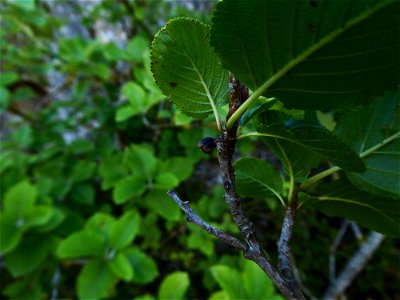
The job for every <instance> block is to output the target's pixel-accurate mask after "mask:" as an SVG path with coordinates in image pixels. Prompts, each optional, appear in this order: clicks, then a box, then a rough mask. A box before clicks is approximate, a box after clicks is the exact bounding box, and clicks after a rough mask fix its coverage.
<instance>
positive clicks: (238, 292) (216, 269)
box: [211, 265, 247, 299]
mask: <svg viewBox="0 0 400 300" xmlns="http://www.w3.org/2000/svg"><path fill="white" fill-rule="evenodd" d="M211 274H212V275H213V277H214V278H215V280H216V281H217V282H218V284H219V286H220V287H221V288H222V289H223V290H224V291H226V292H227V293H228V294H229V297H230V298H231V299H246V298H247V297H246V292H245V290H244V287H243V283H242V278H241V276H240V274H239V272H238V271H236V270H235V269H233V268H231V267H228V266H224V265H215V266H212V267H211Z"/></svg>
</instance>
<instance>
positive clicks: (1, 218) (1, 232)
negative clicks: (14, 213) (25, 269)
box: [0, 212, 24, 256]
mask: <svg viewBox="0 0 400 300" xmlns="http://www.w3.org/2000/svg"><path fill="white" fill-rule="evenodd" d="M23 232H24V231H23V229H22V228H21V226H18V224H17V223H16V220H15V219H14V218H12V217H10V216H8V215H6V214H5V213H3V212H1V213H0V236H1V242H0V255H1V256H3V255H5V254H7V253H8V252H10V251H12V250H13V249H14V248H15V247H16V246H17V245H18V244H19V242H20V241H21V238H22V234H23Z"/></svg>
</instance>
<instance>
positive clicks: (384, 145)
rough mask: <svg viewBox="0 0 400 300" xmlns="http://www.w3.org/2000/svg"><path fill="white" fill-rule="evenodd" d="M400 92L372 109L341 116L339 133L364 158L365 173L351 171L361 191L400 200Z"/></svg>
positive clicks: (392, 93)
mask: <svg viewBox="0 0 400 300" xmlns="http://www.w3.org/2000/svg"><path fill="white" fill-rule="evenodd" d="M399 111H400V92H399V91H397V92H391V93H387V94H386V95H385V96H383V97H380V98H377V99H376V100H375V101H374V102H373V103H372V104H371V105H370V106H368V107H365V108H362V109H359V110H356V111H346V112H343V113H342V114H341V115H340V116H339V122H338V125H337V131H336V132H337V134H338V135H339V137H340V138H341V139H343V140H344V141H345V142H346V143H347V144H349V145H351V146H352V147H353V148H354V149H355V151H356V152H357V153H360V155H361V156H362V157H363V158H364V162H365V165H366V167H367V170H366V172H364V173H352V172H347V173H346V175H347V177H348V178H349V180H350V181H351V183H353V184H354V185H356V186H357V187H358V188H360V189H362V190H365V191H368V192H370V193H373V194H376V195H383V196H386V197H395V198H396V197H397V198H398V197H400V184H399V181H400V130H399V129H400V114H399Z"/></svg>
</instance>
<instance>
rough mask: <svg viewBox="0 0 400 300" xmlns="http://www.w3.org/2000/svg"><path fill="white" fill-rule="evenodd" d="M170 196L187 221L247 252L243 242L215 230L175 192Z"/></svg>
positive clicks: (170, 191)
mask: <svg viewBox="0 0 400 300" xmlns="http://www.w3.org/2000/svg"><path fill="white" fill-rule="evenodd" d="M168 195H169V196H170V197H171V198H172V199H173V200H174V201H175V202H176V203H177V204H178V205H179V207H180V208H181V209H182V211H183V212H184V213H185V214H186V217H187V220H188V221H189V222H191V223H193V224H196V225H197V226H199V227H201V228H203V229H204V230H206V231H207V232H208V233H210V234H212V235H214V236H216V237H217V238H219V239H220V240H221V241H223V242H225V243H227V244H229V245H231V246H232V247H235V248H237V249H239V250H241V251H245V250H246V245H245V244H244V243H243V242H241V241H239V240H238V239H237V238H235V237H233V236H231V235H229V234H227V233H226V232H224V231H222V230H220V229H218V228H215V227H214V226H212V225H210V224H208V223H207V222H205V221H204V220H203V219H201V218H200V217H199V216H198V215H197V214H196V213H195V212H194V211H193V210H192V208H191V207H190V205H189V202H188V201H182V200H181V199H180V198H179V196H178V195H177V193H176V192H175V191H174V190H169V191H168Z"/></svg>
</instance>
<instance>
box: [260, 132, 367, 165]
mask: <svg viewBox="0 0 400 300" xmlns="http://www.w3.org/2000/svg"><path fill="white" fill-rule="evenodd" d="M259 132H261V133H263V134H265V135H266V136H267V137H266V138H264V139H265V140H266V142H267V143H268V142H269V141H272V143H271V144H274V143H275V144H276V146H275V147H274V148H275V149H279V151H277V152H278V153H277V155H278V156H279V157H280V158H281V157H284V158H285V156H286V159H284V161H286V166H288V165H289V162H290V161H291V160H292V159H294V160H295V161H297V162H298V165H299V166H300V167H302V168H303V169H309V168H311V167H316V166H318V162H319V159H321V158H324V159H327V160H330V161H331V162H332V163H333V164H335V165H337V166H339V167H341V168H343V169H345V170H351V171H357V172H360V171H364V170H365V166H364V164H363V161H362V160H361V158H360V157H359V156H358V155H357V154H356V153H355V151H354V150H353V149H351V148H350V147H349V146H348V145H347V144H345V143H343V142H342V141H341V140H340V139H339V138H337V137H336V136H335V135H333V134H332V133H331V132H330V131H328V130H327V129H325V128H322V127H317V126H315V125H309V124H303V125H301V126H296V127H292V128H291V130H290V129H287V128H285V127H284V126H283V125H279V124H276V125H271V126H261V127H260V129H259ZM274 148H273V150H274V151H275V149H274ZM280 148H282V149H280ZM289 151H290V156H288V155H287V154H288V153H286V152H289ZM299 151H304V153H305V154H306V157H307V158H308V160H304V157H299V154H300V153H299ZM279 152H280V153H279ZM299 160H304V161H303V162H301V161H299ZM284 164H285V163H284ZM296 171H300V173H301V172H302V170H301V169H300V168H299V170H296Z"/></svg>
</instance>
